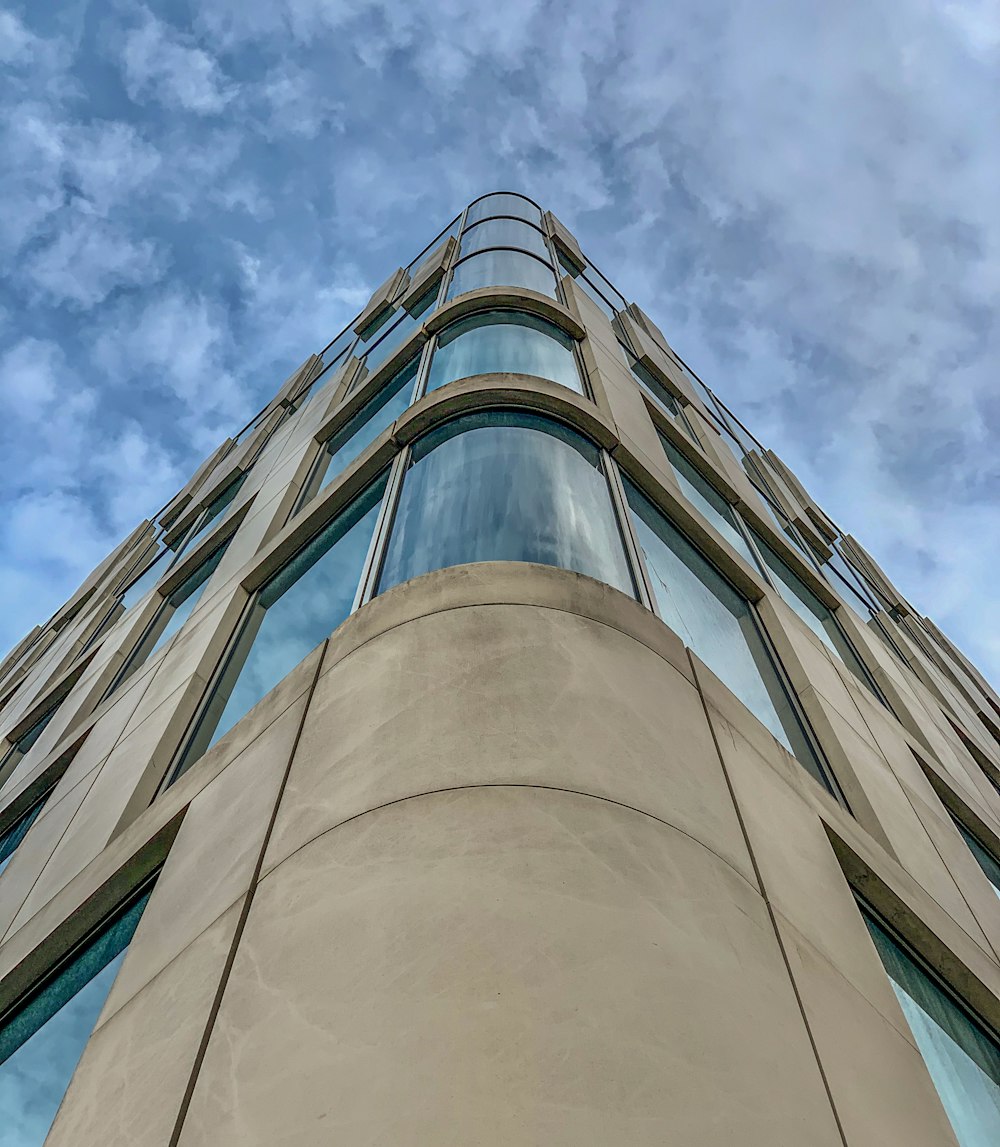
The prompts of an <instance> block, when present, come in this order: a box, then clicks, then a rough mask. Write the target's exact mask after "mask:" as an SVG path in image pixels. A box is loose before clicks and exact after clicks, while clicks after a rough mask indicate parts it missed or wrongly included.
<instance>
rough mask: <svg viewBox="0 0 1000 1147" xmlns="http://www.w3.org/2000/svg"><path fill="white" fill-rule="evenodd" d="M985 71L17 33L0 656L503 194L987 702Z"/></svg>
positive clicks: (287, 16)
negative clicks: (440, 241) (784, 482)
mask: <svg viewBox="0 0 1000 1147" xmlns="http://www.w3.org/2000/svg"><path fill="white" fill-rule="evenodd" d="M998 72H1000V10H998V9H997V7H996V6H995V4H993V3H990V2H989V0H954V2H948V0H907V2H903V0H896V2H891V0H890V2H889V3H887V4H882V5H872V4H870V3H867V2H860V0H842V2H840V3H838V4H829V3H817V2H814V3H808V2H807V3H803V2H802V0H761V2H760V3H755V4H747V3H745V2H744V3H738V2H735V0H734V2H728V3H727V2H721V0H720V2H716V0H677V2H675V3H674V4H672V5H669V6H664V5H662V4H660V3H657V2H655V0H628V2H624V0H622V2H613V0H600V2H591V0H580V2H578V3H576V4H574V5H572V6H570V7H567V6H566V5H564V4H555V3H548V2H542V0H508V3H505V4H503V5H499V4H494V5H484V4H481V3H477V2H474V0H437V2H436V3H433V4H428V3H423V2H421V0H415V2H412V3H408V4H405V5H404V4H396V3H368V2H365V0H215V2H213V0H207V2H206V3H203V4H199V5H197V6H195V5H186V4H158V5H155V6H148V5H144V4H142V3H130V2H119V3H110V4H100V5H97V4H93V5H92V4H88V3H86V2H79V3H58V2H54V3H48V4H32V5H20V6H18V5H15V6H13V7H8V8H5V9H4V8H0V76H2V80H0V83H2V91H3V116H2V119H0V134H2V137H3V138H2V152H0V154H2V155H3V162H2V163H0V257H2V266H3V271H4V277H3V281H2V285H0V404H2V406H0V409H2V411H3V418H2V422H0V434H2V436H3V454H4V460H5V466H4V482H3V486H2V501H3V514H2V515H0V596H2V600H3V602H4V609H3V611H2V614H0V646H2V647H4V648H6V647H7V646H9V645H10V644H12V643H13V642H14V641H16V640H18V639H19V638H20V637H21V636H22V634H23V633H24V632H25V631H26V630H27V629H28V628H29V627H30V626H31V625H33V624H35V623H36V622H39V621H43V620H44V619H45V618H46V617H47V616H48V615H49V614H50V613H51V612H52V611H53V610H54V609H55V608H56V607H57V606H58V605H59V604H60V603H61V602H62V601H63V600H64V599H65V598H66V597H67V596H68V595H69V594H70V593H71V592H72V591H73V589H74V588H75V587H76V585H77V584H78V583H79V582H80V581H81V580H82V578H83V577H84V576H85V575H86V574H87V573H88V572H89V570H90V569H91V568H92V566H93V565H94V564H95V563H96V562H97V561H98V560H99V559H100V558H101V557H103V556H104V554H105V553H106V552H107V551H108V550H109V549H110V548H111V547H112V545H114V544H115V543H116V542H117V541H118V540H119V539H120V537H121V536H123V535H124V534H125V533H126V532H128V531H129V530H131V529H132V528H133V527H134V526H135V525H136V524H137V522H138V521H139V520H141V519H142V518H143V517H145V516H146V515H147V514H149V513H152V512H153V511H154V510H155V509H156V508H157V507H158V506H159V505H160V504H161V503H163V502H165V501H166V500H167V499H168V498H169V497H170V495H171V494H172V493H173V492H174V491H175V489H176V488H177V487H179V486H180V485H181V484H182V483H183V481H184V480H185V478H186V476H187V474H188V473H189V472H190V470H191V469H192V468H193V465H194V464H195V463H196V462H197V461H199V460H200V458H201V457H202V456H204V455H205V454H206V453H208V452H209V451H210V450H211V449H213V448H214V447H215V446H216V445H217V444H218V442H219V441H220V440H221V439H222V438H224V437H225V436H226V435H227V434H229V433H230V432H232V431H234V430H235V429H237V428H238V427H239V426H240V425H242V423H243V422H244V421H246V419H247V418H248V417H249V415H250V414H252V413H253V412H254V411H255V410H256V409H257V408H258V407H259V406H260V405H261V403H262V402H263V401H264V399H265V398H266V397H268V396H269V395H270V393H271V392H272V391H273V390H274V389H275V388H276V387H277V385H278V384H280V382H281V381H282V380H283V379H284V378H285V377H286V376H287V374H288V373H289V372H290V371H291V370H292V369H293V368H294V367H295V366H296V365H298V363H299V362H300V361H301V360H302V359H304V358H305V357H306V356H307V355H308V354H310V353H311V352H313V351H316V350H318V349H320V348H321V347H322V346H323V345H324V344H325V343H326V342H327V341H328V340H329V338H330V337H332V335H333V334H335V333H336V332H337V330H339V329H340V327H341V326H343V325H344V323H345V322H346V321H347V320H348V319H349V318H350V317H351V316H352V315H353V314H354V313H355V312H356V311H357V310H358V309H359V308H360V306H361V305H362V304H363V303H364V302H365V301H366V300H367V297H368V294H369V292H370V291H371V289H373V288H374V287H375V286H376V285H377V284H378V283H380V282H381V281H382V279H384V278H385V276H386V275H387V274H388V273H389V272H390V271H391V270H392V269H393V268H394V267H396V266H398V265H399V264H400V263H406V262H408V261H409V259H410V258H411V257H412V256H413V255H414V254H416V252H417V251H418V250H419V249H420V248H421V247H422V246H423V245H424V243H425V242H426V241H428V240H429V239H430V238H431V237H432V235H433V233H434V232H435V231H436V230H437V229H438V228H439V227H440V226H442V225H443V224H444V223H445V222H446V221H447V219H448V218H449V217H450V216H451V215H453V214H455V213H456V212H457V211H458V210H459V209H460V208H461V206H462V205H463V204H464V202H466V201H467V200H468V199H470V198H472V197H473V196H475V195H477V194H480V193H481V192H483V191H485V190H490V189H493V188H496V187H509V188H514V189H518V190H522V191H525V192H527V193H528V194H530V195H533V196H534V197H535V198H536V199H538V200H539V201H541V202H542V203H543V205H544V206H547V207H550V208H551V209H552V210H554V211H555V212H556V214H558V215H559V216H560V217H561V218H562V219H563V220H564V222H566V223H567V224H568V225H569V226H570V227H571V228H572V229H573V230H574V231H575V232H576V234H577V235H578V237H579V239H580V241H581V243H582V245H583V247H584V250H586V251H587V253H588V254H589V255H590V257H591V258H592V259H593V260H594V261H595V262H596V263H597V265H598V266H599V267H600V268H601V269H602V270H603V271H604V273H605V274H606V275H608V277H609V278H610V279H611V280H612V282H614V283H615V284H616V285H617V286H618V287H619V288H620V289H621V290H622V291H623V293H624V294H625V295H626V296H627V297H629V298H632V299H635V300H636V301H637V302H639V303H640V305H641V306H642V307H643V308H644V309H645V310H646V311H647V312H649V313H650V314H651V315H652V316H653V317H654V318H655V319H656V320H657V321H658V322H659V323H660V325H661V326H662V327H663V329H664V331H665V333H666V334H667V337H668V338H669V339H670V340H671V342H672V343H673V344H674V345H675V347H676V348H677V349H678V350H679V351H680V353H681V354H682V355H683V356H684V357H685V358H686V359H687V361H689V362H690V363H691V365H692V366H693V367H694V368H695V369H696V370H698V372H699V373H700V374H701V375H702V377H703V378H705V380H706V381H707V382H708V383H709V384H710V385H711V386H713V388H714V389H716V390H717V391H718V392H719V393H720V394H721V395H722V396H723V398H725V399H726V400H727V401H728V402H729V404H730V405H731V406H733V407H734V408H735V409H736V410H737V412H738V413H740V414H741V415H743V417H744V420H745V421H746V422H747V423H748V424H749V425H750V427H751V428H752V429H753V430H755V431H756V432H757V434H758V436H759V437H761V438H763V439H764V440H765V441H766V442H767V443H768V444H769V445H770V446H771V447H772V448H773V449H775V450H776V451H777V452H778V453H779V454H780V455H781V456H782V457H783V458H784V459H785V461H786V462H787V463H788V464H789V465H791V466H792V468H793V469H794V470H796V472H797V473H798V474H799V476H800V477H801V478H802V480H803V481H804V482H805V484H806V485H807V486H808V487H809V488H810V490H811V491H812V493H813V494H814V496H815V497H816V499H817V501H819V502H820V504H821V505H823V506H824V508H825V509H826V510H827V511H828V513H829V514H830V515H831V516H832V517H833V518H834V520H835V521H837V522H838V523H840V525H841V526H842V527H843V528H845V529H847V530H850V531H851V532H852V533H854V534H855V535H856V536H857V537H858V538H859V539H860V540H861V541H862V542H863V543H864V544H865V545H867V547H868V548H869V549H870V550H871V551H872V552H873V554H874V555H875V556H876V557H877V559H878V560H879V561H880V562H881V563H882V564H883V566H884V567H885V568H886V570H887V572H888V573H889V574H890V576H891V577H893V578H894V579H895V580H896V581H897V583H898V584H899V586H900V588H901V589H902V590H903V592H904V593H905V594H906V595H907V596H908V597H909V598H910V599H911V601H913V603H914V604H915V605H916V606H917V607H918V608H921V609H922V610H924V611H925V612H927V613H929V614H930V615H931V616H932V617H933V618H934V620H935V621H936V622H938V624H940V625H941V626H942V627H943V628H944V629H945V630H946V631H947V632H948V633H949V634H950V635H951V636H952V637H953V638H954V639H955V640H956V641H957V642H958V643H959V644H960V645H961V646H962V647H963V648H964V649H966V651H967V652H968V653H969V654H970V655H971V656H972V657H973V658H974V659H975V660H976V661H977V662H978V663H979V664H980V665H981V666H982V667H983V668H984V670H985V671H986V672H987V673H988V674H990V675H991V676H992V678H993V680H994V681H996V680H998V679H1000V601H998V598H997V595H996V592H995V580H996V576H997V569H998V559H1000V510H998V507H997V493H998V489H1000V456H998V453H997V451H996V449H995V447H994V442H995V440H996V435H997V434H998V432H1000V384H998V381H997V369H998V363H1000V354H998V350H1000V346H998V344H1000V324H998V320H997V317H996V316H997V302H998V298H997V296H998V287H1000V208H998V204H1000V192H998V188H1000V152H998V149H997V147H996V138H995V137H996V120H997V106H998V105H997V91H998V80H1000V75H998Z"/></svg>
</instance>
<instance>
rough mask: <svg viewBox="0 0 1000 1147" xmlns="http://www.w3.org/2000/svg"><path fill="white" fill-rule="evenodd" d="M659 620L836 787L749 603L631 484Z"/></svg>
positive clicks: (817, 773) (818, 775)
mask: <svg viewBox="0 0 1000 1147" xmlns="http://www.w3.org/2000/svg"><path fill="white" fill-rule="evenodd" d="M625 487H626V493H627V495H628V501H629V505H630V506H631V507H632V511H633V520H634V522H635V528H636V533H637V535H638V538H639V544H640V546H641V547H642V551H643V554H644V555H645V558H646V567H647V569H648V570H649V576H650V580H651V582H652V587H653V593H654V595H655V597H656V604H657V607H658V608H659V611H660V615H661V617H662V618H663V620H664V621H665V622H666V623H667V625H669V626H670V628H671V629H672V630H673V631H674V632H675V633H676V634H677V635H678V636H679V637H680V638H681V639H682V640H683V641H684V643H685V645H687V646H689V647H690V648H691V649H692V650H693V651H694V652H695V653H696V654H697V655H698V656H699V657H700V658H701V660H702V661H704V662H705V664H706V665H707V666H708V667H709V669H711V670H712V672H713V673H714V674H715V675H716V676H717V677H718V678H719V680H720V681H722V682H723V683H724V684H725V685H727V686H728V687H729V688H730V689H731V690H732V691H733V693H735V694H736V696H737V697H739V699H740V700H741V701H742V702H743V704H744V705H746V707H747V708H748V709H749V710H750V712H751V713H753V714H754V716H755V717H757V719H758V720H759V721H760V722H761V723H762V724H763V725H765V726H766V727H767V728H768V729H769V730H770V731H771V732H772V733H773V734H774V736H775V737H777V739H778V740H779V741H780V742H781V743H782V744H783V745H784V746H785V748H786V749H788V751H789V752H790V753H792V754H794V756H795V757H797V758H798V760H799V761H800V762H801V763H802V764H803V765H805V767H806V768H807V769H808V770H809V771H810V772H811V773H812V774H813V776H815V777H816V778H817V780H819V781H820V782H821V783H822V784H823V785H826V786H827V787H829V785H828V782H827V780H826V778H825V776H824V775H823V771H822V769H821V768H820V766H819V763H818V762H817V760H816V757H815V754H814V753H813V752H812V749H811V748H810V747H809V742H808V741H807V740H806V737H805V735H804V734H803V731H802V727H801V725H800V724H799V721H798V718H797V717H796V715H795V713H794V711H793V710H792V708H791V705H790V704H789V700H788V696H787V694H786V693H785V690H784V689H783V688H782V685H781V682H780V681H779V680H778V678H777V675H776V674H775V671H774V667H773V665H772V664H771V660H770V658H769V656H768V654H767V650H766V649H765V648H764V644H763V642H762V640H761V637H760V634H759V633H758V631H757V627H756V625H755V624H754V619H753V615H752V612H751V609H750V605H749V603H748V602H747V601H746V599H745V598H743V597H742V596H741V595H740V594H739V593H737V592H736V590H735V589H734V588H733V587H732V586H731V585H730V584H729V583H728V582H727V581H726V580H725V579H724V578H723V577H722V575H721V574H720V573H719V572H718V571H717V570H716V569H715V568H714V566H712V565H711V564H710V563H709V562H708V561H706V559H705V558H704V557H702V555H701V554H700V553H698V551H697V550H696V549H695V548H694V546H692V545H691V544H690V542H688V540H687V539H686V538H684V537H683V536H682V535H681V534H680V533H679V532H678V531H677V530H676V529H675V528H674V527H673V526H672V525H671V523H670V522H668V521H667V519H666V518H665V517H664V516H663V514H661V513H660V512H659V510H657V509H656V507H655V506H653V504H652V503H651V502H650V501H649V500H648V499H647V498H646V497H645V496H644V495H643V494H641V493H640V492H639V491H638V490H637V489H636V488H635V487H634V486H633V485H632V484H631V483H630V482H626V484H625Z"/></svg>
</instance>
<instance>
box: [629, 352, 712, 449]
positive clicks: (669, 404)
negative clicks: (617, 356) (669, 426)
mask: <svg viewBox="0 0 1000 1147" xmlns="http://www.w3.org/2000/svg"><path fill="white" fill-rule="evenodd" d="M618 346H619V348H621V343H619V344H618ZM624 358H625V361H626V362H627V363H628V367H629V370H631V372H632V374H633V376H634V378H635V380H636V382H638V384H639V385H640V386H641V387H642V389H643V390H644V391H645V392H646V393H647V394H648V395H649V396H650V398H652V400H653V401H654V402H655V403H656V405H657V406H658V407H659V408H660V410H662V411H663V412H664V413H665V414H669V415H670V417H671V418H672V419H673V420H674V421H675V422H678V423H679V424H680V426H681V428H682V429H683V430H684V432H685V433H686V434H687V435H688V437H689V438H694V439H695V440H696V441H697V437H696V435H695V433H694V431H693V430H692V429H691V423H690V422H688V419H687V415H686V414H685V413H684V410H683V409H682V407H681V404H680V403H679V402H678V401H677V399H676V398H674V396H673V395H672V394H671V393H670V391H669V390H667V388H666V387H665V386H664V385H663V384H662V383H661V382H660V381H659V380H658V379H656V378H654V377H653V375H652V374H650V372H649V371H648V370H647V369H646V368H645V367H644V366H643V365H642V364H641V363H638V362H636V361H635V360H634V359H633V358H632V356H631V355H629V354H625V355H624Z"/></svg>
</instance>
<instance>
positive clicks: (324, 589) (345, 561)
mask: <svg viewBox="0 0 1000 1147" xmlns="http://www.w3.org/2000/svg"><path fill="white" fill-rule="evenodd" d="M385 484H386V479H385V477H384V476H383V477H381V478H380V479H379V480H378V481H377V482H375V483H373V484H372V485H371V486H370V487H369V488H368V490H367V491H366V492H365V493H364V494H362V495H361V496H360V497H359V498H358V499H357V500H356V501H355V502H354V503H353V504H352V505H351V506H350V507H349V508H348V509H347V510H345V511H344V512H343V513H342V514H341V515H340V516H339V517H337V518H335V519H334V520H333V521H332V522H331V523H330V524H329V525H328V526H326V527H325V528H324V529H323V530H321V531H320V533H318V534H317V535H316V537H314V538H313V539H312V541H310V542H308V543H307V544H306V545H305V546H303V548H302V549H301V550H299V552H298V553H297V554H296V555H295V556H294V557H293V558H292V559H291V561H289V563H288V565H286V566H285V567H284V568H283V569H282V570H280V571H279V572H278V573H277V574H275V575H274V577H272V578H271V580H270V581H269V582H267V583H266V584H265V585H264V586H263V588H262V589H261V590H260V592H259V593H258V594H257V596H256V598H255V599H254V601H253V603H252V605H251V606H250V609H249V612H248V614H247V618H246V620H245V622H244V623H243V626H242V628H241V630H240V633H239V635H238V637H237V639H236V642H235V644H234V646H233V649H232V651H231V653H230V654H229V656H228V658H227V660H226V663H225V665H224V667H223V670H222V672H221V674H220V676H219V680H218V682H217V684H216V685H215V687H214V689H213V691H212V695H211V697H210V699H209V703H208V705H207V707H206V708H205V710H204V712H203V713H202V714H201V716H200V717H199V719H198V722H197V725H196V727H195V730H194V734H193V736H192V738H191V740H190V742H189V744H188V746H187V747H186V748H185V750H184V752H183V754H182V756H181V758H180V761H179V763H178V766H177V768H176V769H175V771H174V774H173V776H172V777H171V783H172V782H173V781H174V780H176V779H177V777H179V776H180V775H181V774H182V773H183V772H184V771H185V770H186V769H188V768H189V767H190V766H191V765H193V764H194V762H195V761H196V760H198V758H199V757H200V756H202V754H203V753H205V752H206V751H207V750H208V749H209V748H210V747H211V746H212V745H214V744H215V742H216V741H217V740H219V738H220V737H222V736H223V735H224V734H225V733H227V732H228V731H229V730H230V729H231V728H232V727H233V725H235V724H236V722H237V721H238V720H239V719H240V718H241V717H242V716H243V715H244V714H245V713H248V712H249V711H250V710H251V709H252V708H253V707H254V705H256V704H257V702H258V701H259V700H260V699H261V698H262V697H263V696H264V695H265V694H266V693H269V692H270V691H271V689H273V688H274V686H275V685H277V684H278V682H279V681H281V680H282V678H284V677H285V676H286V675H287V674H288V673H289V672H291V670H292V669H294V668H295V666H296V665H298V664H299V662H300V661H301V660H302V659H303V658H304V657H305V656H306V654H307V653H309V652H310V650H312V649H314V648H315V647H316V646H317V645H318V644H319V643H320V642H321V641H323V640H324V639H325V638H327V637H329V636H330V634H331V633H332V632H333V630H334V629H336V628H337V626H338V625H340V623H341V622H342V621H343V620H344V619H345V618H346V617H347V616H348V614H349V613H350V612H351V609H352V608H353V605H354V600H355V596H356V594H357V589H358V583H359V581H360V579H361V574H362V571H363V569H364V565H365V559H366V557H367V554H368V548H369V545H370V543H371V538H372V534H373V533H374V531H375V522H376V520H377V518H378V511H379V506H380V503H381V500H382V495H383V493H384V492H385Z"/></svg>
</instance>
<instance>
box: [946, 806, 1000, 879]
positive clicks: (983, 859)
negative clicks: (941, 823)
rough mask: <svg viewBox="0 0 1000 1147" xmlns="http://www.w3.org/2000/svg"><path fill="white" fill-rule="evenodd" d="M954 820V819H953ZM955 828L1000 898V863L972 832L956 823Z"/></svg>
mask: <svg viewBox="0 0 1000 1147" xmlns="http://www.w3.org/2000/svg"><path fill="white" fill-rule="evenodd" d="M952 819H954V818H952ZM955 827H956V828H957V829H958V831H959V832H960V833H961V834H962V836H963V837H964V839H965V843H966V844H967V845H968V846H969V851H970V852H971V853H972V855H973V856H974V857H975V858H976V860H978V861H979V867H980V868H981V869H982V870H983V872H985V873H986V875H987V877H988V878H989V881H990V884H992V885H993V891H994V892H995V893H996V894H997V896H1000V862H998V861H997V858H996V857H995V856H994V855H993V853H992V852H989V851H987V849H985V848H984V847H983V846H982V845H981V844H980V843H979V841H978V840H976V838H975V837H974V836H973V835H972V833H971V832H969V830H968V829H967V828H966V827H965V825H964V824H961V823H960V822H959V821H957V820H956V821H955Z"/></svg>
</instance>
